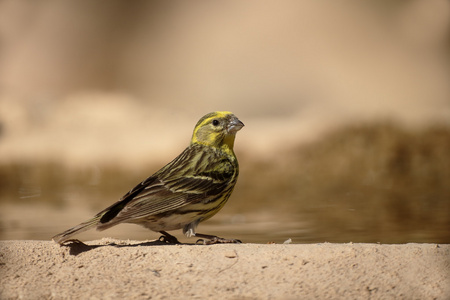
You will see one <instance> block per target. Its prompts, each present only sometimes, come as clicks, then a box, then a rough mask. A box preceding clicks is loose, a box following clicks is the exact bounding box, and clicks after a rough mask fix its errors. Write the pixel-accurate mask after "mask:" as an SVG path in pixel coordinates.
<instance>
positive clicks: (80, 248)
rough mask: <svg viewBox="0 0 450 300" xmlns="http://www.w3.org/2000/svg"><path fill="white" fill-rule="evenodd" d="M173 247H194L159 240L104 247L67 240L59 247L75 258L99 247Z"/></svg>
mask: <svg viewBox="0 0 450 300" xmlns="http://www.w3.org/2000/svg"><path fill="white" fill-rule="evenodd" d="M175 245H195V244H189V243H168V242H166V241H161V240H154V241H149V242H142V243H137V244H116V243H114V242H112V243H108V244H106V245H87V244H85V243H83V242H82V241H80V240H76V239H73V240H68V241H65V242H64V243H63V244H61V245H60V246H61V247H68V248H69V254H70V255H74V256H77V255H79V254H81V253H84V252H87V251H90V250H93V249H96V248H100V247H111V246H112V247H117V248H125V247H126V248H128V247H130V248H131V247H140V246H145V247H148V246H175Z"/></svg>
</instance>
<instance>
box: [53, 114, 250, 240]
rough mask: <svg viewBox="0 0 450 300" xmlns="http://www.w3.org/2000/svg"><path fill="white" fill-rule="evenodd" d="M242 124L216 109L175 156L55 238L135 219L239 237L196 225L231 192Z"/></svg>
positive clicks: (162, 228) (190, 232)
mask: <svg viewBox="0 0 450 300" xmlns="http://www.w3.org/2000/svg"><path fill="white" fill-rule="evenodd" d="M243 126H244V124H243V123H242V122H241V121H239V119H238V118H236V116H234V115H233V114H232V113H231V112H212V113H209V114H207V115H205V116H204V117H202V118H201V119H200V120H199V121H198V122H197V125H196V126H195V128H194V133H193V135H192V139H191V143H190V145H189V146H188V147H187V148H186V149H185V150H184V151H183V152H182V153H181V154H180V155H179V156H177V157H176V158H175V159H174V160H173V161H171V162H170V163H168V164H167V165H166V166H164V167H163V168H162V169H160V170H159V171H157V172H156V173H155V174H153V175H152V176H150V177H148V178H147V179H145V180H144V181H142V182H141V183H140V184H138V185H137V186H136V187H134V188H133V189H132V190H130V191H129V192H128V193H127V194H125V195H124V196H123V197H122V198H121V199H120V200H119V201H118V202H116V203H114V204H113V205H111V206H110V207H108V208H106V209H104V210H103V211H101V212H99V213H98V214H97V215H96V216H94V217H93V218H92V219H90V220H88V221H86V222H84V223H81V224H79V225H77V226H75V227H73V228H71V229H69V230H67V231H65V232H63V233H61V234H58V235H56V236H54V237H53V240H54V241H56V242H58V243H60V244H61V243H63V242H64V241H67V240H68V239H70V238H71V237H72V236H73V235H75V234H77V233H80V232H83V231H85V230H88V229H90V228H93V227H96V228H97V230H104V229H107V228H110V227H112V226H115V225H117V224H120V223H134V224H139V225H142V226H144V227H146V228H149V229H151V230H153V231H158V232H161V233H162V234H164V236H165V237H166V238H167V240H171V241H175V242H176V241H177V240H176V238H174V237H173V236H171V235H170V234H168V233H167V232H166V231H170V230H175V229H183V233H184V234H186V235H187V236H188V237H190V236H199V237H204V238H206V239H208V240H213V241H212V242H213V243H214V242H237V240H226V239H221V238H218V237H215V236H209V235H202V234H198V233H196V232H195V229H196V227H197V225H198V224H199V223H200V222H202V221H204V220H207V219H209V218H211V217H212V216H213V215H214V214H216V213H217V212H218V211H219V210H220V209H221V208H222V207H223V206H224V204H225V203H226V201H227V200H228V198H229V197H230V195H231V193H232V191H233V188H234V186H235V184H236V181H237V178H238V174H239V165H238V161H237V159H236V156H235V154H234V151H233V146H234V139H235V136H236V132H237V131H239V130H240V129H241V128H242V127H243Z"/></svg>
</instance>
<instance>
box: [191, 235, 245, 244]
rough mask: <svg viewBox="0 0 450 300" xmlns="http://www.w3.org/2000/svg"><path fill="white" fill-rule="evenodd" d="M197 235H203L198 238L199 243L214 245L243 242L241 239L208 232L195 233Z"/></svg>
mask: <svg viewBox="0 0 450 300" xmlns="http://www.w3.org/2000/svg"><path fill="white" fill-rule="evenodd" d="M195 236H198V237H202V239H199V240H197V242H196V244H197V245H214V244H242V241H241V240H236V239H224V238H221V237H218V236H215V235H207V234H198V233H197V234H195Z"/></svg>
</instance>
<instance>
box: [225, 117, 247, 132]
mask: <svg viewBox="0 0 450 300" xmlns="http://www.w3.org/2000/svg"><path fill="white" fill-rule="evenodd" d="M242 127H244V123H242V122H241V121H240V120H239V119H238V118H236V117H235V116H233V118H232V119H231V120H230V122H229V123H228V126H227V131H228V133H232V134H233V133H236V132H238V131H239V130H241V128H242Z"/></svg>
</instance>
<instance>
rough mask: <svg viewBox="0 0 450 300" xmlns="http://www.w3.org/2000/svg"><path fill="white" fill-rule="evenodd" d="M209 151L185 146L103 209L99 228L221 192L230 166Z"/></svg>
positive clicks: (225, 185) (193, 201)
mask: <svg viewBox="0 0 450 300" xmlns="http://www.w3.org/2000/svg"><path fill="white" fill-rule="evenodd" d="M199 153H200V154H199ZM211 155H213V154H212V153H209V154H205V152H204V151H203V152H199V151H198V149H197V150H196V149H192V148H191V147H188V148H187V149H186V150H185V151H183V153H182V154H180V155H179V156H178V157H177V158H175V159H174V160H173V161H172V162H170V163H169V164H168V165H166V166H165V167H164V168H162V169H161V170H160V171H158V172H156V173H155V174H154V175H153V176H151V177H149V178H147V179H146V180H144V181H143V182H142V183H140V184H138V185H137V186H136V187H134V188H133V189H132V190H131V191H129V192H128V193H127V194H125V195H124V196H123V197H122V198H121V199H120V200H119V201H118V202H116V203H115V204H113V205H112V206H110V207H109V208H107V209H105V210H104V211H103V212H104V215H103V216H102V218H101V220H100V223H101V224H104V226H102V225H99V229H101V227H110V226H112V225H114V224H117V223H121V222H126V221H129V220H132V219H139V218H142V217H146V216H152V215H157V214H161V213H164V212H168V211H171V210H174V209H178V208H181V207H183V206H184V205H188V204H190V203H197V202H200V201H208V199H209V198H211V197H214V195H217V194H219V193H221V192H222V191H223V190H224V189H225V188H226V187H227V186H228V184H229V182H230V179H231V177H232V176H233V172H234V168H233V166H232V162H231V161H229V160H227V159H215V157H210V156H211ZM192 162H195V164H193V163H192Z"/></svg>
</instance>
